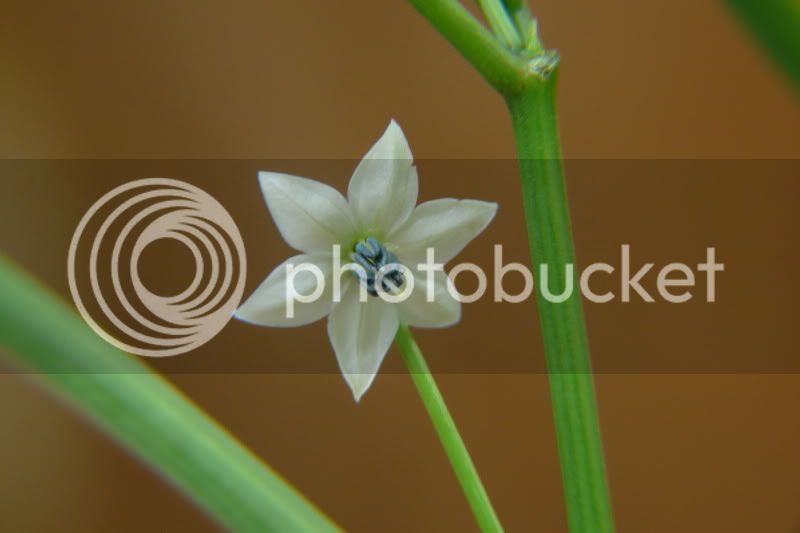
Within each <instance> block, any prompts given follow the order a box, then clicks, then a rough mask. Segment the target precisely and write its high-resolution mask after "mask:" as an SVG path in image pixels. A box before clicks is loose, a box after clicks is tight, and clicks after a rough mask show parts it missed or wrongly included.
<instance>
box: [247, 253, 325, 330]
mask: <svg viewBox="0 0 800 533" xmlns="http://www.w3.org/2000/svg"><path fill="white" fill-rule="evenodd" d="M290 265H291V266H292V269H293V272H294V273H293V274H292V275H291V277H290V276H289V270H290V268H289V266H290ZM332 265H333V263H332V258H331V256H330V254H314V255H298V256H295V257H291V258H289V259H288V260H286V261H285V262H283V263H282V264H281V265H280V266H278V267H277V268H276V269H275V270H273V271H272V273H271V274H270V275H269V276H267V279H265V280H264V281H263V282H262V283H261V285H259V287H258V288H257V289H256V290H255V292H253V294H251V295H250V297H249V298H248V299H247V300H246V301H245V302H244V304H242V306H241V307H239V309H237V310H236V312H235V313H234V314H233V316H234V317H236V318H238V319H239V320H244V321H245V322H249V323H251V324H256V325H258V326H272V327H290V326H304V325H306V324H311V323H312V322H316V321H317V320H319V319H321V318H322V317H324V316H325V315H327V314H328V313H330V310H331V307H333V298H332V292H333V291H332V283H331V279H332V270H333V266H332ZM314 267H316V268H318V269H319V271H320V272H321V273H322V282H323V283H324V288H323V290H322V292H321V294H320V296H319V297H318V298H316V299H314V300H313V301H309V302H307V303H305V302H304V301H303V300H305V299H306V298H305V297H310V296H312V295H314V292H315V290H316V289H317V283H318V281H319V279H318V277H317V274H315V273H313V272H312V270H313V268H314ZM292 287H293V288H294V291H295V293H296V294H298V295H299V296H298V297H295V298H292V297H291V295H292V293H291V292H289V291H291V290H292ZM287 294H288V297H287ZM298 299H299V300H300V301H298ZM307 299H308V300H310V299H311V298H307ZM290 314H293V316H292V317H290Z"/></svg>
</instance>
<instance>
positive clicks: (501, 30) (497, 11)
mask: <svg viewBox="0 0 800 533" xmlns="http://www.w3.org/2000/svg"><path fill="white" fill-rule="evenodd" d="M478 5H480V7H481V10H482V11H483V13H484V14H485V15H486V20H487V21H488V22H489V26H490V27H491V28H492V31H493V32H494V34H495V35H497V37H498V38H499V39H500V40H501V41H502V42H503V44H504V45H505V46H506V47H508V48H510V49H512V50H519V49H521V48H522V38H521V37H520V35H519V32H518V31H517V28H516V26H515V25H514V23H513V22H512V21H511V17H510V16H509V14H508V12H507V11H506V8H505V7H504V6H503V4H502V3H500V2H498V1H495V0H478Z"/></svg>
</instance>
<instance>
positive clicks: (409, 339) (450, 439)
mask: <svg viewBox="0 0 800 533" xmlns="http://www.w3.org/2000/svg"><path fill="white" fill-rule="evenodd" d="M396 342H397V346H398V348H399V349H400V353H401V354H402V355H403V360H404V361H405V362H406V366H407V367H408V372H409V374H411V379H412V380H413V381H414V385H416V386H417V391H418V392H419V395H420V398H422V403H423V404H424V405H425V409H427V410H428V415H429V416H430V418H431V422H433V427H434V428H435V429H436V433H437V434H438V435H439V439H440V440H441V442H442V446H443V447H444V451H445V453H446V454H447V457H448V458H449V459H450V464H451V465H452V467H453V471H454V472H455V474H456V478H458V482H459V483H460V484H461V488H462V489H463V490H464V495H465V496H466V497H467V501H468V502H469V505H470V507H471V508H472V512H473V514H474V515H475V520H476V521H477V522H478V525H479V526H480V528H481V530H482V531H491V532H497V531H503V527H502V526H501V525H500V520H498V518H497V514H496V513H495V512H494V508H493V507H492V502H491V501H489V496H488V494H486V489H484V487H483V483H482V482H481V478H480V476H479V475H478V471H477V470H476V469H475V465H474V464H472V459H471V458H470V456H469V452H468V451H467V447H466V446H465V445H464V441H463V440H462V439H461V435H460V434H459V432H458V428H457V427H456V423H455V422H454V421H453V417H452V416H450V411H449V410H448V409H447V405H446V404H445V403H444V398H442V394H441V393H440V392H439V387H437V386H436V380H434V379H433V376H432V375H431V371H430V370H429V369H428V365H427V363H426V362H425V357H423V355H422V352H421V351H420V349H419V346H417V343H416V342H414V337H413V336H412V335H411V331H410V330H409V329H408V327H407V326H404V325H401V326H400V329H399V330H398V332H397V338H396Z"/></svg>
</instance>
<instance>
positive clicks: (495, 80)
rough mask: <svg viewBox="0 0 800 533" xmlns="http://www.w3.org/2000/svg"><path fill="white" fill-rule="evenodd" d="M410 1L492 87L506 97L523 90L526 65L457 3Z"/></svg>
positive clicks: (453, 0)
mask: <svg viewBox="0 0 800 533" xmlns="http://www.w3.org/2000/svg"><path fill="white" fill-rule="evenodd" d="M409 1H410V2H411V4H412V5H413V6H414V7H415V8H416V9H417V11H419V13H420V14H421V15H422V16H423V17H425V18H426V19H428V21H429V22H430V23H431V24H432V25H433V26H434V27H435V28H436V29H437V30H438V31H439V33H441V34H442V35H443V36H444V37H445V39H447V40H448V41H450V44H452V45H453V46H454V47H455V48H456V50H458V51H459V52H460V53H461V55H463V56H464V58H466V60H467V61H469V62H470V63H471V64H472V66H473V67H475V69H476V70H477V71H478V72H479V73H480V74H481V76H483V77H484V78H485V79H486V81H487V82H489V84H490V85H491V86H492V87H494V88H495V89H497V90H498V91H500V92H503V93H507V92H513V91H515V90H517V89H519V88H521V87H522V82H523V80H524V77H525V68H526V65H525V61H524V60H523V59H522V58H520V57H517V56H516V55H515V54H513V53H512V52H511V51H510V50H507V49H506V48H505V47H504V46H503V45H502V44H500V43H499V42H498V41H497V39H495V38H494V36H493V35H492V34H491V32H489V30H487V29H486V28H484V27H483V25H481V23H480V22H478V21H477V20H475V18H474V17H473V16H472V15H471V14H470V13H469V11H467V10H466V9H464V6H462V5H461V3H460V2H458V0H409Z"/></svg>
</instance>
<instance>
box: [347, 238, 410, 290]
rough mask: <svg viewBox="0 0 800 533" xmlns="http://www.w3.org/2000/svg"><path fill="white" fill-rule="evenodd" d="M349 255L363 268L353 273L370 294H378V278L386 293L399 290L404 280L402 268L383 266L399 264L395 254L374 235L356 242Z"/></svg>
mask: <svg viewBox="0 0 800 533" xmlns="http://www.w3.org/2000/svg"><path fill="white" fill-rule="evenodd" d="M350 257H351V258H352V259H353V261H354V262H355V263H356V264H358V265H360V266H361V267H362V268H363V269H364V271H363V272H361V271H359V270H356V271H354V272H353V273H354V274H355V275H356V277H357V278H358V279H359V281H360V282H361V283H362V284H363V285H364V287H366V289H367V292H368V293H369V294H371V295H372V296H377V295H378V289H377V288H376V286H375V284H376V283H377V280H378V278H380V280H381V288H382V289H383V292H385V293H387V294H393V293H394V292H395V291H397V290H400V288H401V287H402V286H403V285H404V284H405V282H406V278H405V275H404V274H403V270H402V268H398V267H395V268H392V267H391V266H389V267H388V268H384V267H386V266H387V265H399V263H398V260H397V256H396V255H394V254H393V253H392V252H390V251H389V250H387V249H386V247H385V246H384V245H383V244H381V243H380V241H378V239H376V238H375V237H367V238H366V239H364V240H363V241H360V242H358V243H356V245H355V247H354V248H353V253H352V254H351V255H350ZM381 269H383V270H381ZM379 272H380V274H379Z"/></svg>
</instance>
